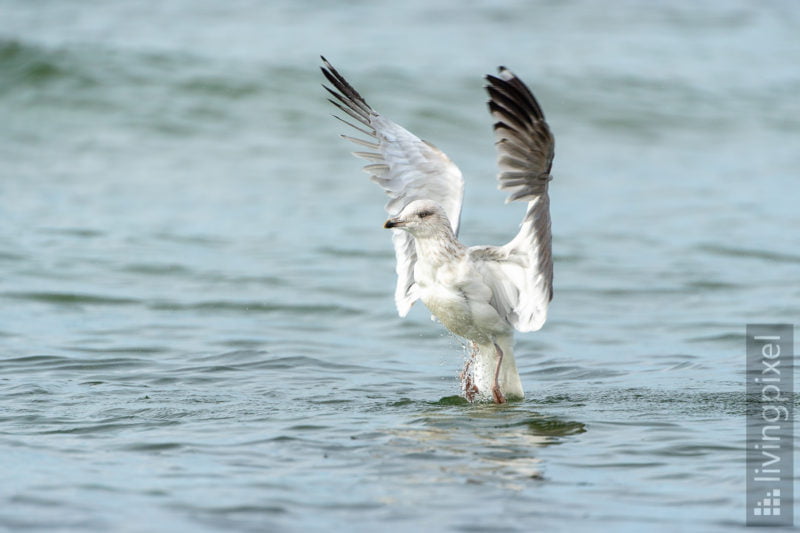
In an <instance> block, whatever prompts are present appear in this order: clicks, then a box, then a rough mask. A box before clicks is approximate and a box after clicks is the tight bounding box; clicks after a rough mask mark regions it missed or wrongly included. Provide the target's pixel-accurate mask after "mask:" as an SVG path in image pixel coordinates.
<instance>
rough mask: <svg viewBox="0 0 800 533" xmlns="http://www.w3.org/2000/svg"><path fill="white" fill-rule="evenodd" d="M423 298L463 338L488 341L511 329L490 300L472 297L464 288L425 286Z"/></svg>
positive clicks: (445, 323)
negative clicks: (469, 296)
mask: <svg viewBox="0 0 800 533" xmlns="http://www.w3.org/2000/svg"><path fill="white" fill-rule="evenodd" d="M420 299H421V300H422V302H423V303H424V304H425V306H426V307H427V308H428V310H430V312H431V313H432V314H433V315H434V316H435V317H436V318H437V319H439V321H440V322H441V323H442V324H444V326H445V327H446V328H447V329H449V330H450V331H452V332H453V333H455V334H456V335H458V336H460V337H464V338H466V339H469V340H471V341H475V342H478V343H487V342H490V341H491V339H492V338H493V337H495V336H496V335H501V334H505V333H507V331H508V325H507V324H506V323H505V321H504V320H503V319H502V318H501V317H500V316H499V315H498V314H497V311H495V309H494V308H493V307H492V306H490V305H489V303H488V302H483V301H481V300H474V299H469V298H468V297H467V295H466V294H465V293H464V292H463V291H458V290H452V289H447V288H444V287H441V286H439V287H432V288H427V289H425V288H423V290H422V294H421V298H420Z"/></svg>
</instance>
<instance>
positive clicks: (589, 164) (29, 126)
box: [0, 0, 800, 532]
mask: <svg viewBox="0 0 800 533" xmlns="http://www.w3.org/2000/svg"><path fill="white" fill-rule="evenodd" d="M798 22H800V13H799V12H798V10H797V9H796V6H795V5H794V4H793V3H790V2H777V1H776V2H763V3H759V4H757V5H756V4H753V3H750V2H707V3H704V4H702V5H695V4H694V3H688V2H679V3H669V5H667V4H664V5H655V4H654V5H651V4H647V5H644V4H641V3H636V2H627V3H626V2H623V3H619V4H617V5H615V7H614V8H613V9H607V8H606V7H605V6H601V5H600V4H597V3H594V2H588V1H586V2H581V1H578V2H563V3H562V2H558V3H556V2H544V1H542V2H516V3H513V2H512V3H508V4H505V5H502V6H501V5H497V4H496V3H493V2H469V3H466V4H463V3H447V2H441V3H435V2H434V3H430V2H421V1H411V2H405V3H402V5H398V4H397V3H391V4H390V3H386V2H361V1H355V2H348V3H336V4H328V3H321V2H272V3H259V2H252V1H245V0H239V1H235V2H228V3H225V4H224V5H222V4H219V3H217V2H209V1H202V2H196V1H194V2H186V1H184V0H174V1H170V2H115V3H112V4H106V3H85V2H58V3H56V2H45V3H41V2H36V3H31V2H24V1H18V0H16V1H14V0H4V1H2V2H0V117H2V120H0V219H2V226H0V304H2V305H1V306H0V309H2V310H0V392H1V393H2V397H3V409H2V410H1V411H0V457H2V461H0V464H2V466H3V468H2V471H3V476H2V480H1V481H0V502H2V504H0V528H5V529H9V530H13V531H23V530H27V529H38V530H41V529H46V530H58V531H192V532H196V531H222V530H225V531H309V530H331V529H336V530H354V531H375V530H377V529H378V528H380V529H381V530H388V531H419V530H428V531H430V530H438V531H487V530H491V531H497V532H500V531H534V530H543V531H576V530H597V531H612V530H613V531H626V530H630V531H642V530H645V529H647V530H662V531H675V530H696V531H728V530H730V529H731V528H739V527H742V526H743V522H744V516H745V514H744V513H745V510H744V494H745V493H744V479H745V477H744V470H743V468H744V466H743V461H744V451H743V446H744V420H743V416H744V382H743V370H744V328H745V325H746V324H747V323H748V322H797V317H798V316H800V286H799V285H798V283H797V279H798V272H800V268H798V267H800V237H798V232H797V231H795V229H796V228H797V227H800V216H798V212H797V205H798V187H797V169H798V168H800V152H798V150H797V142H796V139H797V136H798V132H800V104H798V99H797V94H798V92H800V72H799V71H798V70H797V68H796V59H797V57H800V38H798V37H797V35H798V33H797V31H796V29H797V27H798ZM320 53H324V54H325V55H326V57H328V58H329V59H330V60H331V61H332V62H333V63H334V65H336V66H337V67H338V68H339V69H340V70H341V71H342V72H343V73H344V74H345V75H346V76H347V77H348V78H349V79H350V80H351V81H352V82H353V83H354V84H355V85H356V86H357V87H359V88H360V89H361V90H362V92H363V93H364V94H365V96H366V98H367V100H368V101H369V102H370V103H371V104H372V105H373V106H375V107H376V108H377V109H378V110H380V111H382V112H384V113H386V114H388V115H389V116H391V117H392V118H394V119H395V120H396V121H398V122H400V123H402V124H403V125H405V126H406V127H408V128H409V129H411V130H412V131H415V132H416V133H417V134H419V135H420V136H422V137H423V138H425V139H428V140H430V141H432V142H434V143H436V144H437V145H438V146H439V147H441V148H442V149H444V150H445V151H446V152H447V153H448V154H449V155H450V156H451V157H452V158H453V159H454V160H455V161H456V162H457V163H458V164H459V165H460V167H461V168H462V170H463V172H464V174H465V176H466V180H467V193H466V199H465V207H464V215H463V219H462V239H463V240H464V241H465V242H466V243H468V244H490V243H492V244H500V243H503V242H505V241H507V240H509V239H510V238H511V236H512V235H513V234H514V232H515V230H516V226H517V224H518V222H519V220H521V217H522V214H523V210H524V209H523V207H522V206H504V205H503V203H502V201H503V195H502V193H499V192H497V191H495V181H494V173H495V169H494V152H493V147H492V134H491V129H490V124H491V120H490V117H489V116H488V113H486V110H485V105H484V101H485V98H486V97H485V95H484V93H483V89H482V80H481V76H482V75H483V74H485V73H489V72H492V70H493V69H494V68H495V67H496V66H497V65H499V64H505V65H507V66H508V67H509V68H511V69H512V70H514V71H515V72H516V73H517V74H519V75H520V76H521V77H522V78H523V79H524V80H526V81H527V82H528V83H529V84H530V86H531V87H532V88H533V89H534V91H535V93H536V95H537V96H538V98H539V100H540V102H541V104H542V106H543V107H544V110H545V113H546V115H547V117H548V121H549V123H550V125H551V127H552V129H553V131H554V132H555V135H556V161H555V165H554V175H555V179H554V180H553V182H552V189H551V195H552V209H553V220H554V222H553V234H554V247H555V249H554V251H555V274H556V277H555V299H554V301H553V305H552V307H551V313H550V318H549V320H548V322H547V324H546V325H545V327H544V328H543V329H542V330H541V331H540V332H538V333H535V334H525V335H519V336H518V342H517V362H518V365H519V366H520V370H521V373H522V379H523V384H524V386H525V388H526V392H527V398H526V399H525V400H524V401H522V402H518V403H514V404H511V405H508V406H500V407H497V406H491V405H490V406H485V405H484V406H481V405H475V406H473V405H468V404H466V403H465V402H463V401H460V400H459V399H458V398H457V394H458V383H457V378H456V376H457V373H458V371H459V369H460V367H461V364H462V362H463V357H464V352H463V349H462V347H461V345H460V343H459V341H458V340H457V339H454V338H452V337H451V336H449V335H447V334H446V333H445V332H444V331H443V330H442V328H441V326H439V325H437V324H434V323H431V322H430V319H429V315H428V314H427V313H426V312H425V310H424V309H423V308H422V306H418V308H415V309H414V311H413V312H412V313H411V315H410V316H409V317H408V318H407V319H405V320H401V319H399V318H398V317H397V316H396V314H395V311H394V304H393V301H392V294H393V287H394V265H393V253H392V250H391V245H390V241H389V235H388V234H387V232H385V230H383V229H382V228H381V225H382V222H383V220H384V213H383V210H382V205H383V202H384V196H383V194H382V193H381V192H380V190H379V189H378V188H377V187H375V186H374V185H373V184H371V183H370V182H369V181H368V179H367V177H366V175H364V174H362V173H361V172H360V171H359V170H358V167H359V164H360V163H359V162H358V161H356V160H355V159H353V158H351V157H350V156H348V155H347V151H349V150H350V149H351V147H350V146H348V144H347V143H345V142H344V141H342V140H340V139H338V138H337V135H338V134H339V133H342V132H343V129H342V126H341V125H340V124H339V123H337V122H336V121H334V120H333V119H331V118H330V116H329V115H330V113H331V111H332V109H331V108H330V106H329V104H328V103H327V102H326V101H325V95H324V92H323V91H322V89H321V88H320V86H319V84H320V82H321V81H322V78H321V75H320V73H319V71H318V65H319V59H318V55H319V54H320Z"/></svg>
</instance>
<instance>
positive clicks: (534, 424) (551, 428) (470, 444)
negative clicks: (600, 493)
mask: <svg viewBox="0 0 800 533" xmlns="http://www.w3.org/2000/svg"><path fill="white" fill-rule="evenodd" d="M433 405H434V408H433V409H430V410H429V411H428V412H427V413H425V414H424V416H421V417H419V418H417V419H414V420H413V421H411V423H410V424H409V425H407V426H405V427H403V428H400V429H395V430H391V431H390V434H391V435H392V436H393V439H392V441H393V442H392V444H393V445H394V446H397V447H401V448H403V449H404V453H403V456H404V457H406V458H412V457H413V458H414V459H415V460H416V464H417V465H419V464H420V460H421V459H431V467H432V468H431V469H430V470H428V469H426V470H427V471H424V472H422V471H418V472H416V473H411V472H410V473H409V475H412V476H414V475H418V476H420V479H419V481H420V482H432V481H435V480H438V481H440V482H444V481H450V482H452V481H455V480H457V479H458V478H461V480H463V481H465V482H468V483H479V484H484V483H488V484H500V485H502V486H504V487H506V488H511V489H518V490H521V489H523V488H524V487H525V486H527V485H528V484H530V483H531V482H532V481H534V480H546V479H547V478H546V476H545V474H544V473H543V468H542V467H543V465H542V460H541V459H540V458H539V457H537V454H536V451H537V450H538V449H540V448H542V447H546V446H552V445H556V444H561V443H563V442H566V441H568V439H569V438H570V437H572V436H575V435H578V434H581V433H584V432H585V431H586V426H585V424H583V423H582V422H576V421H570V420H564V419H560V418H557V417H553V416H550V415H546V414H542V413H539V412H537V411H534V410H532V409H530V408H529V407H527V406H525V405H524V404H523V403H518V404H513V403H512V404H510V405H509V404H506V405H503V406H498V405H494V404H486V405H470V404H468V403H467V402H466V401H465V400H463V398H459V397H455V396H454V397H447V398H442V400H440V401H439V402H437V403H435V404H433ZM432 470H436V473H435V474H434V473H433V472H432ZM432 477H433V479H432Z"/></svg>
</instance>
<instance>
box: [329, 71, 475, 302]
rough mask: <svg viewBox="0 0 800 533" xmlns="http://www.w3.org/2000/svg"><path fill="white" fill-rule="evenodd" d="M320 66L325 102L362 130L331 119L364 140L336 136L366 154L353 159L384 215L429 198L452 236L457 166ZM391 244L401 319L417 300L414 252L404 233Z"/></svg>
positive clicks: (458, 192) (459, 187)
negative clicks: (376, 189)
mask: <svg viewBox="0 0 800 533" xmlns="http://www.w3.org/2000/svg"><path fill="white" fill-rule="evenodd" d="M322 62H323V64H324V67H322V72H323V74H324V75H325V77H326V78H327V79H328V81H329V82H330V83H331V84H332V85H333V86H334V88H335V89H336V90H333V89H330V88H328V87H325V89H327V90H328V92H329V93H330V94H331V95H333V97H334V98H335V100H334V99H331V100H330V102H331V103H332V104H334V105H335V106H336V107H338V108H339V109H340V110H341V111H342V112H344V113H345V114H346V115H348V116H349V117H350V118H352V119H354V120H355V121H356V122H358V123H360V124H361V125H363V126H364V127H360V126H357V125H356V124H353V123H351V122H348V121H346V120H344V119H341V118H340V117H336V118H339V119H340V120H342V121H343V122H345V123H346V124H347V125H349V126H351V127H353V128H355V129H356V130H358V131H359V132H361V133H363V134H364V135H366V136H368V137H369V140H364V139H359V138H355V137H349V136H347V135H342V137H344V138H345V139H348V140H349V141H352V142H354V143H356V144H358V145H361V146H364V147H366V148H368V149H369V150H370V151H366V152H365V151H361V152H353V155H355V156H357V157H361V158H363V159H367V160H368V161H370V164H368V165H366V166H365V167H364V170H365V171H366V172H368V173H369V174H370V175H371V179H372V180H373V181H374V182H376V183H377V184H378V185H380V186H381V187H382V188H383V190H384V191H385V192H386V194H387V195H389V202H388V203H387V204H386V211H387V213H388V214H389V215H390V216H396V215H397V214H398V213H400V211H401V210H402V209H403V207H405V206H406V205H407V204H409V203H410V202H412V201H414V200H418V199H430V200H434V201H436V202H438V203H439V204H440V205H441V206H442V207H443V208H444V210H445V212H446V213H447V216H448V219H449V220H450V224H451V226H452V228H453V232H454V233H456V234H458V227H459V223H460V219H461V203H462V200H463V197H464V180H463V178H462V176H461V171H460V170H459V169H458V167H456V165H455V164H454V163H453V162H452V161H451V160H450V158H449V157H447V155H445V154H444V152H442V151H441V150H439V149H438V148H436V147H435V146H433V145H432V144H430V143H427V142H425V141H423V140H421V139H420V138H418V137H417V136H416V135H414V134H413V133H411V132H409V131H408V130H406V129H405V128H403V127H402V126H400V125H398V124H395V123H394V122H392V121H391V120H389V119H387V118H385V117H383V116H381V115H380V114H378V113H377V112H375V110H374V109H372V107H370V106H369V104H367V102H366V101H365V100H364V98H363V97H362V96H361V95H360V94H359V93H358V91H356V90H355V89H353V87H352V86H351V85H350V84H349V83H348V82H347V80H345V79H344V77H342V75H341V74H339V73H338V72H337V71H336V69H334V68H333V67H332V66H331V64H330V63H328V61H326V60H325V58H324V57H323V58H322ZM392 241H393V243H394V249H395V256H396V258H397V268H396V270H397V287H396V289H395V304H396V306H397V312H398V313H399V314H400V316H406V314H408V311H409V310H410V309H411V306H412V305H413V304H414V302H415V301H416V300H417V299H418V298H419V295H418V294H417V288H416V285H415V282H414V264H415V263H416V260H417V254H416V250H415V247H414V240H413V237H411V235H409V234H408V233H407V232H405V231H400V230H393V235H392Z"/></svg>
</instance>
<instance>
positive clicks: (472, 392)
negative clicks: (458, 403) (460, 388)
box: [464, 374, 480, 402]
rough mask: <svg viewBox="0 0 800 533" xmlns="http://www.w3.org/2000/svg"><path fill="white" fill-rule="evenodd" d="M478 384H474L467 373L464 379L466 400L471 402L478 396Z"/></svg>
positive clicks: (470, 375)
mask: <svg viewBox="0 0 800 533" xmlns="http://www.w3.org/2000/svg"><path fill="white" fill-rule="evenodd" d="M479 392H480V391H479V390H478V386H477V385H475V382H474V381H472V374H469V375H467V377H466V378H465V379H464V397H465V398H466V399H467V401H469V402H472V401H475V398H476V397H477V396H478V393H479Z"/></svg>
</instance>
